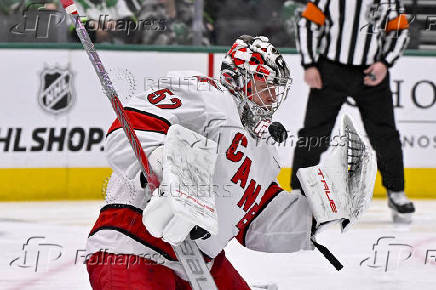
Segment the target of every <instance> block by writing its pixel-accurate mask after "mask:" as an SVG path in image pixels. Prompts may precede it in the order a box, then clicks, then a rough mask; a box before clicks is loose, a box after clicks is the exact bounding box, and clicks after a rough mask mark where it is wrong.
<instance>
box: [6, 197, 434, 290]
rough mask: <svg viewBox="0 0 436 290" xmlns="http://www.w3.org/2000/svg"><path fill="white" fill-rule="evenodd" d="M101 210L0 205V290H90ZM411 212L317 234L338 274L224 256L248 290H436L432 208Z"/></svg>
mask: <svg viewBox="0 0 436 290" xmlns="http://www.w3.org/2000/svg"><path fill="white" fill-rule="evenodd" d="M101 205H102V202H34V203H0V246H1V251H0V289H17V290H18V289H44V290H46V289H90V286H89V283H88V275H87V272H86V269H85V267H84V265H83V264H82V262H83V257H82V256H83V253H84V252H82V251H81V250H83V249H84V248H85V243H86V237H87V235H88V232H89V230H90V228H91V227H92V225H93V223H94V221H95V219H96V218H97V216H98V212H99V208H100V206H101ZM415 205H416V208H417V213H416V214H415V216H414V221H413V223H412V224H411V225H394V224H392V222H391V215H390V212H389V210H388V208H387V206H386V201H383V200H375V201H373V203H372V204H371V207H370V209H369V210H368V212H367V213H366V214H364V215H363V218H362V220H361V221H360V222H359V223H358V224H356V225H354V226H353V227H352V228H351V229H350V230H349V231H348V232H347V233H345V234H340V231H339V228H338V227H336V226H333V227H331V228H328V229H326V230H325V231H323V232H322V233H321V234H320V236H319V238H318V240H319V242H320V243H321V244H323V245H325V246H327V247H328V248H329V249H330V250H331V252H332V253H334V254H335V255H336V257H337V258H338V259H339V260H340V261H341V262H342V263H343V264H344V266H345V267H344V269H343V270H342V271H340V272H337V271H336V270H335V269H334V268H333V267H332V266H331V265H330V264H329V263H328V262H327V261H326V260H325V259H324V257H323V256H322V255H321V254H320V253H319V252H318V251H307V252H299V253H295V254H264V253H259V252H254V251H250V250H248V249H245V248H243V247H241V246H240V245H239V244H237V243H235V242H231V243H230V244H229V246H228V247H227V248H226V251H227V255H228V258H229V259H230V260H231V261H232V263H233V264H234V265H235V267H237V269H238V270H239V272H240V273H241V275H243V277H244V278H245V279H246V280H247V281H248V282H249V283H250V284H261V283H265V282H268V281H270V282H275V283H277V284H278V286H279V289H404V290H411V289H436V210H435V209H436V201H423V200H419V201H416V204H415ZM32 237H33V238H32ZM29 239H30V240H29ZM24 244H27V245H24ZM375 244H376V245H375ZM23 245H24V246H23ZM374 245H375V246H374ZM38 253H39V256H38ZM76 257H77V259H76ZM37 260H38V263H36V261H37Z"/></svg>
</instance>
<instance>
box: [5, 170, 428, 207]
mask: <svg viewBox="0 0 436 290" xmlns="http://www.w3.org/2000/svg"><path fill="white" fill-rule="evenodd" d="M111 172H112V170H111V169H110V168H4V169H0V201H40V200H93V199H100V200H101V199H103V198H104V193H103V188H104V185H105V182H106V180H107V178H108V177H109V176H110V174H111ZM290 176H291V168H283V169H282V170H281V171H280V173H279V175H278V177H277V178H278V181H279V183H280V186H281V187H282V188H283V189H285V190H290V189H291V188H290V186H289V180H290ZM405 179H406V193H407V195H408V196H409V197H410V198H430V199H436V168H406V169H405ZM385 196H386V190H385V189H384V188H383V187H382V185H381V178H380V174H379V173H377V180H376V185H375V190H374V197H377V198H384V197H385Z"/></svg>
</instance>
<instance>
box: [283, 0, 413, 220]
mask: <svg viewBox="0 0 436 290" xmlns="http://www.w3.org/2000/svg"><path fill="white" fill-rule="evenodd" d="M403 13H404V8H403V4H402V1H401V0H310V1H308V4H307V6H306V8H305V10H304V12H303V13H302V14H301V18H300V19H299V21H298V23H297V44H298V49H299V52H300V54H301V59H302V65H303V67H304V69H305V72H304V80H305V82H306V83H307V84H308V85H309V87H310V94H309V98H308V101H307V109H306V116H305V119H304V127H303V128H302V129H301V130H300V131H299V132H298V135H299V138H311V137H312V138H313V137H315V138H318V140H322V138H326V137H327V139H329V137H330V135H331V132H332V129H333V127H334V125H335V122H336V117H337V115H338V112H339V110H340V109H341V106H342V104H343V103H344V102H345V101H346V98H347V97H348V96H351V97H352V98H353V99H354V100H355V102H356V104H357V106H358V108H359V111H360V115H361V117H362V121H363V124H364V127H365V131H366V133H367V134H368V136H369V140H370V142H371V145H372V147H373V148H374V150H375V151H376V156H377V165H378V169H379V170H380V173H381V175H382V183H383V186H384V187H386V189H387V193H388V206H389V207H390V208H392V210H393V216H394V221H396V220H400V221H407V222H408V221H410V218H411V214H412V213H413V212H414V211H415V208H414V205H413V203H412V202H411V201H410V200H409V199H408V198H407V197H406V196H405V194H404V165H403V152H402V148H401V143H400V138H399V133H398V130H397V128H396V126H395V120H394V111H393V101H392V92H391V90H390V85H389V72H388V69H389V68H390V67H392V66H393V65H394V63H395V62H396V60H397V59H398V58H399V57H400V55H401V54H402V52H403V50H404V49H405V47H406V46H407V43H408V40H409V35H408V34H409V31H408V27H409V24H408V21H407V18H406V16H405V15H404V14H403ZM320 143H322V144H318V145H319V146H317V147H316V148H312V147H310V148H309V147H307V146H298V144H297V146H296V149H295V154H294V161H293V170H292V176H291V186H292V188H301V185H300V183H299V181H298V178H297V177H296V172H297V170H298V169H299V168H301V167H309V166H314V165H316V164H318V162H319V160H320V155H321V153H322V152H324V151H325V150H327V149H328V146H329V144H325V143H326V142H320Z"/></svg>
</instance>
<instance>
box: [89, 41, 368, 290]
mask: <svg viewBox="0 0 436 290" xmlns="http://www.w3.org/2000/svg"><path fill="white" fill-rule="evenodd" d="M289 74H290V73H289V69H288V67H287V65H286V63H285V61H284V59H283V57H282V56H281V55H280V53H279V52H278V50H277V49H276V48H275V47H274V46H273V45H272V44H271V43H270V42H269V40H268V39H267V38H266V37H251V36H241V37H239V38H238V39H237V40H236V42H235V43H234V44H233V46H232V47H231V49H230V50H229V51H228V53H227V54H226V55H225V58H224V60H223V62H222V66H221V79H220V83H216V82H215V81H214V80H212V79H210V78H207V77H204V76H201V75H200V74H199V73H197V72H192V71H182V72H180V71H179V72H170V73H169V74H168V75H167V78H166V79H167V80H171V81H168V82H167V84H166V85H163V86H161V87H159V88H157V89H156V88H155V89H150V90H149V91H147V92H146V93H145V94H142V95H139V96H137V97H134V98H132V99H130V100H129V102H128V104H125V108H124V109H125V111H126V113H127V116H128V118H129V121H130V123H131V124H132V126H133V127H134V129H135V132H136V134H137V136H138V138H139V140H140V142H141V145H142V147H143V148H144V151H145V154H146V155H147V156H148V158H149V162H150V165H151V168H152V171H153V172H154V173H155V174H156V175H157V176H158V178H159V181H160V186H159V187H158V188H156V189H153V188H151V186H150V184H149V183H148V182H147V179H146V178H145V176H144V175H143V174H142V173H141V170H140V165H139V163H138V162H137V160H136V158H135V155H134V153H133V150H132V149H131V147H130V145H129V142H128V139H127V138H126V136H125V135H124V132H123V130H122V126H121V124H120V122H119V121H117V120H116V121H114V122H113V124H112V126H111V127H110V129H109V131H108V133H107V141H106V142H107V144H106V147H105V148H106V152H107V157H108V160H109V163H110V165H111V167H112V169H113V173H112V176H111V178H110V180H109V183H108V185H107V190H106V205H105V206H104V207H103V208H102V209H101V211H100V216H99V218H98V220H97V221H96V223H95V225H94V227H93V229H92V230H91V232H90V234H89V238H88V243H87V252H88V256H87V257H88V259H87V269H88V272H89V279H90V283H91V286H92V287H93V289H153V290H160V289H162V290H170V289H191V285H190V284H189V281H188V280H189V279H188V277H187V275H186V272H185V269H184V267H183V266H182V264H181V263H180V261H179V260H178V258H177V256H176V254H175V252H174V250H173V248H172V245H178V244H179V243H181V242H182V241H184V240H185V239H187V238H191V239H193V240H194V241H195V244H196V245H197V246H198V248H199V249H200V251H201V253H202V255H203V257H202V259H204V260H205V263H206V264H207V267H208V269H209V270H210V274H211V276H212V277H213V280H214V282H215V284H216V286H217V288H218V289H226V290H227V289H250V288H249V286H248V284H247V283H246V282H245V281H244V279H243V278H242V277H241V276H240V275H239V274H238V272H237V270H236V269H235V268H234V267H233V266H232V265H231V263H230V262H229V260H227V258H226V255H225V252H224V250H223V249H224V247H225V246H226V245H227V243H228V242H229V241H230V240H231V239H233V238H235V239H237V240H238V241H239V243H241V244H242V245H243V246H245V247H248V248H250V249H253V250H256V251H262V252H271V253H292V252H296V251H300V250H312V249H314V247H315V246H319V245H318V244H317V242H316V239H315V236H316V233H317V232H318V230H319V229H320V228H321V227H323V226H325V225H326V224H330V223H340V225H341V226H342V229H345V228H347V227H348V226H349V225H351V224H352V223H353V222H354V221H356V220H357V219H358V218H359V216H360V215H361V213H362V211H363V210H364V209H365V208H366V207H367V205H368V204H369V202H370V200H371V197H372V191H373V186H374V181H375V173H376V163H375V157H374V153H373V152H372V151H371V149H370V148H369V147H368V146H367V145H365V143H364V142H363V139H362V137H361V136H360V135H359V134H358V133H357V132H356V130H355V128H354V126H353V123H352V121H351V119H350V118H349V117H347V116H345V117H343V118H342V120H341V133H342V134H343V136H345V139H344V140H346V142H344V144H340V145H339V146H336V147H333V148H331V149H330V150H329V151H328V152H326V153H325V154H324V155H323V156H322V159H321V162H320V163H319V164H318V165H317V166H314V167H310V168H302V169H300V170H299V172H298V177H299V179H300V180H301V183H302V187H303V191H299V190H298V191H297V190H294V191H292V192H287V191H284V190H282V189H281V188H280V187H279V186H278V184H277V181H276V177H277V174H278V172H279V169H280V168H279V164H278V162H277V160H278V157H277V153H276V148H275V147H274V146H273V145H271V142H267V141H268V140H271V138H273V139H274V140H276V141H277V142H282V141H283V140H284V139H285V138H286V130H285V129H284V127H283V126H282V125H281V124H280V123H277V122H272V116H273V114H274V112H275V111H276V110H277V108H278V107H279V106H280V104H281V103H282V101H283V99H284V98H285V97H286V95H287V93H288V90H289V88H290V84H291V79H290V76H289ZM205 88H207V89H205ZM290 113H291V112H290ZM319 248H320V250H321V249H324V251H325V250H326V249H325V248H323V247H322V246H319ZM116 261H122V262H121V263H117V262H116Z"/></svg>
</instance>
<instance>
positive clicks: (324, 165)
mask: <svg viewBox="0 0 436 290" xmlns="http://www.w3.org/2000/svg"><path fill="white" fill-rule="evenodd" d="M340 133H341V137H345V140H346V144H340V145H339V146H332V147H330V149H329V150H328V151H327V152H326V153H324V154H323V155H322V156H321V162H320V163H319V164H318V165H316V166H312V167H308V168H300V169H299V170H298V172H297V176H298V179H299V180H300V182H301V187H302V188H303V191H304V193H305V194H306V196H307V198H308V200H309V202H310V205H311V207H312V211H313V216H314V218H315V220H316V228H317V229H318V228H319V227H320V225H323V224H326V223H330V222H341V226H342V231H344V230H346V229H347V228H348V227H349V225H350V224H352V223H353V222H354V221H356V220H357V219H358V218H359V217H360V215H361V214H362V212H363V211H364V210H365V209H366V208H367V207H368V205H369V203H370V201H371V198H372V193H373V190H374V183H375V175H376V172H377V163H376V159H375V153H374V151H373V150H372V149H371V148H370V147H369V146H368V145H366V144H365V143H364V141H363V138H362V137H361V136H360V135H359V133H357V131H356V129H355V128H354V125H353V122H352V120H351V118H350V117H349V116H348V115H344V116H343V117H342V122H341V130H340Z"/></svg>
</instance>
